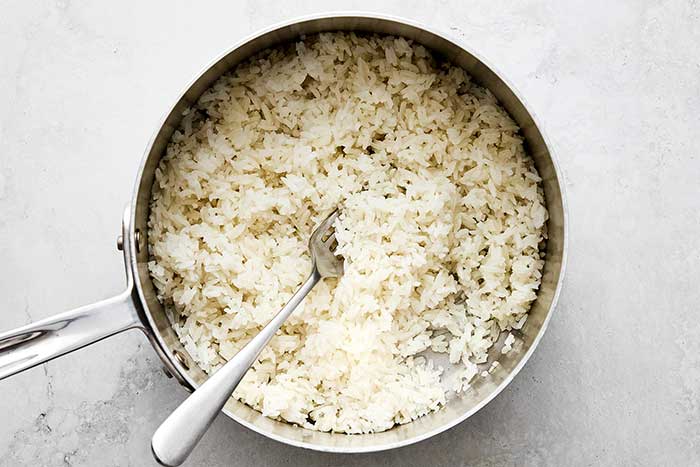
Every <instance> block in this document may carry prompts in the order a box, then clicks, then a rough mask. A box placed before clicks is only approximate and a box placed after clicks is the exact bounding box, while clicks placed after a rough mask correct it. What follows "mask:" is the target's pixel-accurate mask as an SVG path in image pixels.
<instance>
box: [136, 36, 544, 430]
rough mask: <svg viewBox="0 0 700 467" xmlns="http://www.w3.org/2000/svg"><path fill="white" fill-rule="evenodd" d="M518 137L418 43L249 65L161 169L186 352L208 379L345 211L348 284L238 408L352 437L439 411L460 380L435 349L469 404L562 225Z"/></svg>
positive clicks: (367, 40) (305, 53)
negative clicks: (325, 226) (552, 224)
mask: <svg viewBox="0 0 700 467" xmlns="http://www.w3.org/2000/svg"><path fill="white" fill-rule="evenodd" d="M518 131H519V129H518V127H517V125H516V124H515V123H514V122H513V120H512V119H511V118H510V117H509V116H508V115H507V113H506V112H505V111H504V110H503V109H502V108H501V107H500V106H499V104H498V102H497V100H496V99H495V98H494V97H493V95H491V94H490V93H489V92H488V91H487V90H485V89H483V88H481V87H479V86H477V85H475V84H473V83H472V82H471V81H470V78H469V76H468V75H467V74H466V73H465V72H464V71H463V70H462V69H460V68H456V67H454V66H450V65H449V64H445V63H442V62H439V61H437V60H436V58H434V57H433V56H431V54H430V53H429V52H428V51H427V50H426V49H424V48H423V47H422V46H420V45H417V44H414V43H412V42H411V41H407V40H404V39H402V38H397V37H390V36H376V35H372V36H358V35H355V34H345V33H331V34H320V35H316V36H311V37H307V38H304V39H303V40H301V41H299V42H297V43H295V44H291V45H288V46H284V47H280V48H276V49H273V50H269V51H265V52H263V53H261V54H259V55H257V56H255V57H253V58H252V59H250V60H249V61H247V62H245V63H243V64H241V65H239V66H238V67H237V68H236V69H235V70H233V71H231V72H229V73H228V74H226V75H224V76H223V77H222V78H220V79H219V80H218V81H217V82H216V83H215V84H214V85H213V86H212V87H211V88H210V89H209V90H208V91H206V92H205V93H204V94H203V95H202V97H201V98H200V99H199V101H198V102H197V103H196V104H195V105H194V106H193V107H192V108H191V109H189V110H188V111H187V112H186V113H185V115H184V118H183V120H182V123H181V125H180V127H179V128H178V130H177V131H176V132H175V133H174V135H173V136H172V140H171V142H170V144H169V146H168V148H167V153H166V155H165V157H164V158H163V159H162V160H161V162H160V166H159V168H158V169H157V171H156V181H155V184H154V187H153V193H152V200H151V212H150V218H149V235H148V238H149V249H150V255H151V261H150V262H149V269H150V272H151V276H152V278H153V281H154V283H155V285H156V288H157V291H158V297H159V299H160V300H161V301H162V302H163V303H164V305H165V306H166V308H167V309H168V310H169V312H170V314H171V317H172V324H173V327H174V329H175V330H176V332H177V334H178V336H179V337H180V339H181V340H182V343H183V344H184V346H185V348H186V349H187V351H188V352H189V353H190V355H191V356H192V357H193V358H194V359H195V360H196V361H197V363H198V364H199V365H200V366H201V368H202V369H204V371H206V372H210V373H211V372H214V371H216V369H217V368H218V367H220V366H221V365H222V364H224V363H225V362H226V361H227V360H228V359H230V358H231V357H233V356H234V355H235V354H236V352H238V350H239V349H240V348H241V347H242V346H243V345H245V344H246V343H247V342H248V341H249V340H250V339H251V338H252V337H253V336H254V335H255V334H257V333H258V332H259V330H260V329H261V328H262V327H263V326H264V325H265V324H267V322H268V321H269V320H270V319H271V317H272V316H273V315H274V314H275V313H276V312H277V311H278V310H279V309H280V308H281V307H282V306H283V305H284V304H285V303H286V301H287V300H288V299H289V298H290V296H291V295H292V293H294V291H295V290H296V289H297V288H298V287H299V285H300V284H301V283H302V282H303V281H304V279H305V278H306V275H307V274H308V271H309V270H310V257H309V254H308V250H307V242H308V238H309V236H310V234H311V232H312V231H313V229H314V227H315V226H316V225H317V223H318V222H320V221H321V220H322V219H323V218H325V216H327V215H328V214H329V212H330V211H331V210H333V209H334V208H335V207H336V206H339V205H340V206H342V215H341V217H340V218H339V220H338V221H337V222H336V225H335V228H336V237H337V239H338V244H339V245H338V249H337V254H339V255H341V256H342V257H343V258H344V261H345V274H344V276H343V277H342V278H340V279H339V280H336V279H326V280H324V281H322V282H321V283H319V284H318V285H317V286H316V287H315V288H314V290H313V291H312V292H311V293H310V294H309V296H308V297H307V298H306V299H305V301H304V302H303V303H302V305H301V306H300V307H299V308H298V309H297V310H296V311H295V312H294V313H293V314H292V316H291V318H290V319H289V320H288V321H287V322H286V323H285V324H284V325H283V326H282V330H281V332H280V333H278V335H277V336H276V337H275V338H274V339H273V340H272V341H271V343H270V345H269V346H268V347H267V348H266V349H265V350H264V351H263V353H262V354H261V355H260V358H259V360H258V362H257V363H256V364H255V365H254V366H253V368H252V369H251V370H250V371H249V372H248V374H247V375H246V377H245V378H244V379H243V381H242V383H241V384H240V385H239V386H238V389H237V390H236V392H235V393H234V396H235V397H236V398H238V399H240V400H241V401H243V402H245V403H246V404H248V405H250V406H251V407H253V408H255V409H257V410H259V411H261V412H262V413H263V414H264V415H266V416H268V417H272V418H275V419H280V420H284V421H287V422H290V423H294V424H298V425H300V426H303V427H305V428H309V429H315V430H321V431H337V432H346V433H367V432H377V431H382V430H386V429H389V428H391V427H392V426H393V425H395V424H397V423H407V422H410V421H411V420H413V419H415V418H417V417H420V416H422V415H424V414H426V413H429V412H431V411H434V410H438V409H439V408H440V407H441V406H443V405H444V404H445V403H446V389H445V387H444V384H442V382H441V375H442V372H443V369H442V368H439V367H436V366H435V365H433V364H432V363H431V362H430V361H429V360H426V359H425V358H423V357H421V356H420V355H419V354H420V353H421V352H424V351H426V350H427V349H430V350H432V351H433V352H439V353H446V354H448V355H449V361H450V362H451V364H453V365H457V366H459V367H460V368H461V370H460V371H459V374H460V378H459V380H458V381H457V382H456V384H455V386H454V387H453V389H455V390H457V391H462V390H465V389H466V388H467V387H468V385H469V382H470V381H472V380H473V378H475V377H477V376H476V375H477V374H480V373H481V371H480V370H479V369H478V367H477V365H478V364H479V363H483V362H485V361H486V358H487V354H488V352H489V349H490V348H491V347H492V346H493V344H494V342H495V341H496V339H497V338H498V336H499V334H500V333H501V331H511V330H513V329H519V328H520V327H521V326H522V325H523V323H524V321H525V319H526V317H527V312H528V310H529V307H530V304H531V303H532V301H533V300H534V299H535V298H536V292H537V289H538V287H539V284H540V279H541V271H542V267H543V259H542V258H543V253H541V251H540V250H541V246H542V245H543V242H544V240H545V238H546V230H545V228H546V226H545V224H546V220H547V211H546V209H545V207H544V198H543V192H542V189H541V187H540V185H539V182H540V178H539V176H538V174H537V171H536V170H535V167H534V165H533V163H532V160H531V159H530V158H529V157H528V156H527V155H526V153H525V151H524V148H523V141H522V138H521V136H520V135H519V133H518ZM512 343H513V341H512V340H511V335H509V337H508V345H507V349H508V348H510V346H511V345H512ZM493 367H495V365H493ZM479 377H480V376H479Z"/></svg>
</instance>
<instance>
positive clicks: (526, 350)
mask: <svg viewBox="0 0 700 467" xmlns="http://www.w3.org/2000/svg"><path fill="white" fill-rule="evenodd" d="M340 30H342V31H363V32H375V33H382V34H392V35H398V36H404V37H406V38H410V39H413V40H414V41H416V42H418V43H421V44H423V45H424V46H426V47H427V48H429V49H432V50H433V51H434V52H437V53H438V54H440V55H442V56H443V57H444V58H446V59H447V60H449V61H451V62H452V63H454V64H456V65H459V66H461V67H463V68H464V69H465V70H467V71H468V72H469V73H470V74H471V76H472V77H473V78H474V80H475V81H476V82H477V83H479V84H481V85H482V86H485V87H487V88H488V89H490V90H491V91H492V92H493V93H494V94H495V95H496V97H497V98H498V99H499V100H500V102H501V103H502V105H503V106H504V107H505V108H506V109H507V110H508V112H510V114H511V116H512V117H513V118H514V119H515V120H516V122H517V123H518V124H519V125H520V127H521V128H522V133H523V135H524V137H525V140H526V144H527V148H528V151H529V153H530V154H531V155H532V157H533V158H534V160H535V164H536V166H537V170H538V171H539V173H540V175H541V177H542V179H543V182H542V183H543V187H544V191H545V199H546V203H547V208H548V210H549V216H550V218H549V221H548V230H549V240H548V242H547V247H546V248H547V250H546V263H545V266H544V274H543V279H542V285H541V287H540V290H539V294H538V298H537V300H536V301H535V303H534V304H533V306H532V310H531V312H530V317H529V318H528V320H527V323H526V324H525V326H524V327H523V329H522V330H521V332H520V333H519V334H518V339H517V344H516V346H515V350H514V351H512V352H510V353H509V354H507V355H505V356H503V357H501V358H500V360H499V362H500V366H498V367H496V369H495V371H494V372H493V373H492V374H491V376H489V377H487V378H483V379H479V380H478V381H477V382H476V383H475V384H474V386H473V389H472V390H471V391H469V392H467V393H465V394H463V395H462V396H461V397H456V398H454V399H453V400H451V401H450V402H449V403H448V404H447V406H446V407H444V408H443V409H441V410H440V411H438V412H435V413H432V414H429V415H426V416H424V417H421V418H419V419H418V420H416V421H414V422H412V423H409V424H407V425H401V426H397V427H395V428H393V429H391V430H389V431H386V432H383V433H376V434H365V435H352V436H350V435H343V434H334V433H321V432H317V431H311V430H306V429H303V428H299V427H296V426H293V425H290V424H287V423H283V422H278V421H274V420H270V419H269V418H266V417H263V416H262V415H261V414H260V413H259V412H257V411H255V410H253V409H251V408H249V407H248V406H246V405H244V404H241V403H240V402H238V401H236V400H233V399H231V400H229V402H228V403H227V404H226V406H225V408H224V413H225V414H226V415H227V416H229V417H231V418H232V419H234V420H236V421H237V422H238V423H241V424H242V425H245V426H246V427H248V428H250V429H251V430H253V431H256V432H258V433H260V434H262V435H265V436H268V437H270V438H272V439H275V440H277V441H281V442H283V443H287V444H290V445H293V446H300V447H304V448H309V449H315V450H319V451H331V452H370V451H380V450H384V449H392V448H396V447H399V446H405V445H408V444H411V443H415V442H417V441H420V440H423V439H426V438H430V437H431V436H433V435H435V434H437V433H440V432H442V431H444V430H447V429H448V428H450V427H452V426H454V425H456V424H458V423H459V422H461V421H463V420H465V419H467V418H468V417H469V416H470V415H472V414H473V413H475V412H476V411H477V410H479V409H480V408H481V407H483V406H484V405H485V404H487V403H488V402H489V401H490V400H491V399H493V398H494V397H495V396H496V395H497V394H498V393H499V392H501V391H502V390H503V388H505V387H506V386H507V385H508V383H510V381H511V380H512V379H513V377H514V376H515V375H516V374H517V373H518V371H520V369H521V368H522V367H523V365H524V364H525V362H526V361H527V360H528V358H529V357H530V355H531V354H532V352H533V351H534V349H535V347H536V346H537V343H538V342H539V341H540V339H541V338H542V335H543V334H544V331H545V329H546V327H547V323H548V321H549V319H550V317H551V314H552V311H553V310H554V307H555V304H556V301H557V297H558V295H559V290H560V288H561V282H562V278H563V273H564V265H565V262H566V242H567V239H566V207H565V202H564V195H563V190H562V186H561V175H560V172H559V169H558V167H557V164H556V161H555V160H554V157H553V155H552V152H551V149H550V146H549V145H548V143H547V141H546V139H545V137H544V135H543V133H542V131H541V129H540V127H538V125H537V124H536V122H535V118H534V116H533V115H532V113H531V112H530V111H529V110H528V109H527V107H526V106H525V104H524V102H523V100H522V99H521V98H520V97H519V96H518V95H517V94H516V92H515V91H514V90H513V88H512V86H510V85H508V84H507V82H506V81H505V80H504V79H503V78H502V77H500V76H499V75H498V74H497V73H496V72H495V71H494V70H493V68H492V67H490V66H487V65H486V64H485V63H484V61H483V59H481V58H480V57H478V56H477V55H476V54H474V53H472V52H469V51H468V50H466V49H465V48H463V47H462V46H460V45H458V44H456V43H455V42H453V41H452V40H450V39H448V38H446V37H445V36H443V35H441V34H439V33H437V32H434V31H432V30H430V29H428V28H426V27H425V26H422V25H417V24H415V23H412V22H409V21H406V20H403V19H397V18H390V17H386V16H379V15H374V14H356V13H352V14H326V15H320V16H314V17H309V18H303V19H300V20H296V21H293V22H289V23H285V24H282V25H279V26H275V27H272V28H270V29H267V30H265V31H263V32H261V33H258V34H255V35H254V36H251V37H249V38H248V39H246V40H244V41H243V42H241V43H240V44H239V45H237V46H235V47H233V48H232V49H231V50H229V51H228V52H226V53H225V54H223V55H222V56H221V58H219V59H217V60H216V61H214V63H213V64H212V65H211V66H209V67H207V68H206V70H204V72H203V73H202V74H201V75H199V76H198V77H197V78H196V79H195V80H194V81H193V82H192V83H191V84H190V85H189V86H188V87H187V88H186V90H185V92H184V94H183V95H182V96H181V97H180V99H179V100H178V101H177V102H176V103H175V105H174V106H173V107H172V108H171V110H170V112H169V113H168V114H167V116H166V117H165V119H164V121H163V123H162V125H161V126H160V128H159V129H158V131H157V132H156V133H155V135H154V137H153V139H152V140H151V142H150V143H149V145H148V148H147V150H146V154H145V156H144V158H143V162H142V164H141V168H140V170H139V173H138V175H137V177H136V185H135V188H134V193H133V197H132V200H131V203H130V204H129V206H128V207H127V209H126V212H125V213H124V217H123V225H122V233H121V235H120V236H119V241H118V244H119V247H120V249H122V250H123V252H124V262H125V265H126V277H127V287H126V290H125V291H124V292H123V293H121V294H119V295H118V296H116V297H113V298H110V299H108V300H104V301H102V302H99V303H95V304H93V305H88V306H85V307H81V308H78V309H76V310H72V311H68V312H65V313H62V314H59V315H57V316H54V317H52V318H48V319H45V320H42V321H39V322H36V323H33V324H30V325H27V326H24V327H22V328H19V329H16V330H13V331H9V332H5V333H2V334H0V379H2V378H5V377H8V376H11V375H13V374H15V373H18V372H20V371H23V370H25V369H28V368H31V367H33V366H35V365H38V364H40V363H43V362H46V361H48V360H51V359H52V358H55V357H58V356H60V355H63V354H65V353H68V352H71V351H73V350H76V349H79V348H81V347H83V346H86V345H88V344H91V343H93V342H97V341H99V340H101V339H103V338H105V337H108V336H111V335H113V334H116V333H118V332H122V331H125V330H127V329H140V330H142V331H143V332H144V333H145V335H146V337H147V338H148V339H149V341H150V342H151V344H152V345H153V348H154V349H155V350H156V352H157V353H158V355H159V356H160V358H161V360H162V361H163V364H164V365H165V369H166V371H167V372H168V373H169V374H171V375H172V376H174V377H175V378H176V379H177V380H178V381H179V382H180V384H182V385H183V386H184V387H185V388H186V389H188V390H190V391H191V390H192V388H196V387H198V386H199V385H200V384H201V383H202V382H203V381H204V380H205V379H206V375H205V373H204V372H203V371H202V370H200V369H199V368H198V366H197V365H196V364H195V363H194V361H193V359H192V358H191V357H190V355H189V354H188V353H187V351H186V350H185V349H184V347H183V346H182V345H181V344H180V341H179V340H178V339H177V336H176V335H175V333H174V331H173V329H172V328H171V327H170V323H169V321H168V318H167V317H166V315H165V312H164V310H163V307H162V306H161V304H160V303H159V302H158V300H157V299H156V294H155V290H154V288H153V284H152V283H151V279H150V276H149V273H148V269H147V266H146V264H147V261H148V251H147V239H146V235H147V233H148V230H147V219H148V211H149V200H150V195H151V185H152V184H153V178H154V173H155V169H156V167H157V165H158V161H159V160H160V157H161V156H162V154H163V153H164V149H165V147H166V145H167V143H168V140H169V139H170V136H171V135H172V133H173V131H174V130H175V128H176V127H177V126H178V124H179V122H180V118H181V116H182V111H183V110H184V109H186V108H187V107H189V106H190V105H192V104H193V103H194V102H195V101H196V100H197V99H198V98H199V96H200V95H201V94H202V93H203V92H204V91H205V90H206V89H207V88H208V87H209V86H210V85H211V84H212V83H213V82H214V81H215V80H216V79H217V78H218V77H219V76H221V75H222V74H223V73H224V72H226V71H227V70H229V69H231V68H232V67H234V66H235V65H236V64H238V63H239V62H241V61H242V60H245V59H246V58H248V57H250V56H251V55H253V54H255V53H256V52H258V51H260V50H262V49H265V48H267V47H272V46H274V45H277V44H280V43H283V42H287V41H291V40H294V39H297V38H298V37H299V36H300V35H302V34H312V33H317V32H322V31H340ZM163 415H164V416H165V415H166V414H165V413H164V414H163Z"/></svg>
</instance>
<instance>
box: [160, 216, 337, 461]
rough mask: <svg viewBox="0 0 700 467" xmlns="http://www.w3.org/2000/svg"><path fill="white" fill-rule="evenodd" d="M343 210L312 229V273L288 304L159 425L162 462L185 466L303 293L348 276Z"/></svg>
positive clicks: (310, 245)
mask: <svg viewBox="0 0 700 467" xmlns="http://www.w3.org/2000/svg"><path fill="white" fill-rule="evenodd" d="M338 215H339V211H338V210H337V209H336V210H335V211H333V212H332V213H331V214H330V215H329V216H328V217H327V218H326V219H325V220H324V221H323V222H321V224H320V225H319V226H318V227H317V228H316V230H314V232H313V233H312V234H311V238H310V239H309V251H310V252H311V262H312V269H311V274H310V275H309V277H308V279H306V281H305V282H304V283H303V284H302V285H301V287H299V290H297V291H296V292H295V293H294V295H292V298H290V299H289V301H288V302H287V304H286V305H285V306H284V308H282V309H281V310H280V311H279V312H278V313H277V314H276V315H275V317H274V318H272V320H271V321H270V322H269V323H268V324H267V325H266V326H265V327H264V328H263V329H262V331H260V333H259V334H258V335H256V336H255V337H254V338H253V339H252V340H251V341H250V342H248V343H247V344H246V345H245V346H244V347H243V348H242V349H241V350H240V351H239V352H238V353H237V354H236V355H235V356H234V357H233V358H232V359H231V360H229V361H228V362H227V363H226V364H225V365H224V366H222V367H221V368H220V369H219V370H218V371H217V372H216V373H214V374H213V375H212V376H211V377H210V378H209V379H207V380H206V382H205V383H204V384H202V385H201V386H200V387H199V388H198V389H197V390H196V391H194V392H193V393H192V394H191V395H190V396H189V397H188V398H187V399H186V400H185V401H184V402H183V403H182V404H180V406H179V407H178V408H177V409H175V411H173V413H172V414H170V416H168V418H167V419H165V421H164V422H163V423H162V424H161V425H160V427H159V428H158V429H157V430H156V432H155V433H154V435H153V439H152V440H151V450H152V451H153V456H154V457H155V458H156V460H157V461H158V463H160V464H161V465H165V466H168V467H170V466H177V465H180V464H182V463H183V462H184V461H185V459H187V456H188V455H189V454H190V453H191V452H192V450H193V449H194V447H195V446H196V445H197V443H198V442H199V440H200V439H201V438H202V436H203V435H204V433H205V432H206V431H207V429H208V428H209V426H210V425H211V424H212V422H213V421H214V419H215V418H216V416H217V415H218V413H219V412H220V411H221V409H222V408H223V407H224V405H225V404H226V401H228V399H229V398H230V397H231V394H232V393H233V391H234V390H235V389H236V386H238V383H240V381H241V379H243V376H245V374H246V372H247V371H248V369H249V368H250V367H251V366H252V365H253V363H255V361H256V360H257V358H258V355H260V352H262V350H263V349H264V348H265V346H266V345H267V344H268V342H270V339H272V337H273V336H274V335H275V333H276V332H277V331H278V330H279V328H280V327H281V326H282V323H284V322H285V320H286V319H287V318H288V317H289V315H291V314H292V312H293V311H294V309H295V308H296V307H297V306H298V305H299V303H301V301H302V300H304V297H306V295H307V294H308V293H309V292H310V291H311V289H312V288H313V287H314V286H315V285H316V284H317V283H318V282H319V281H320V280H321V279H323V278H326V277H340V276H342V275H343V260H342V258H341V257H339V256H336V255H335V254H334V250H335V248H336V246H337V245H338V242H337V241H336V238H335V231H334V230H333V224H334V222H335V220H336V219H337V218H338Z"/></svg>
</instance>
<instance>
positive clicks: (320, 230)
mask: <svg viewBox="0 0 700 467" xmlns="http://www.w3.org/2000/svg"><path fill="white" fill-rule="evenodd" d="M339 214H340V211H338V209H336V210H335V211H333V212H332V213H330V215H329V216H328V217H326V218H325V219H324V220H323V222H321V224H319V226H318V227H316V230H314V232H313V236H315V237H316V236H321V237H323V236H324V234H325V233H326V232H327V231H328V229H330V228H331V227H333V223H334V222H335V220H336V219H337V218H338V215H339Z"/></svg>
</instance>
